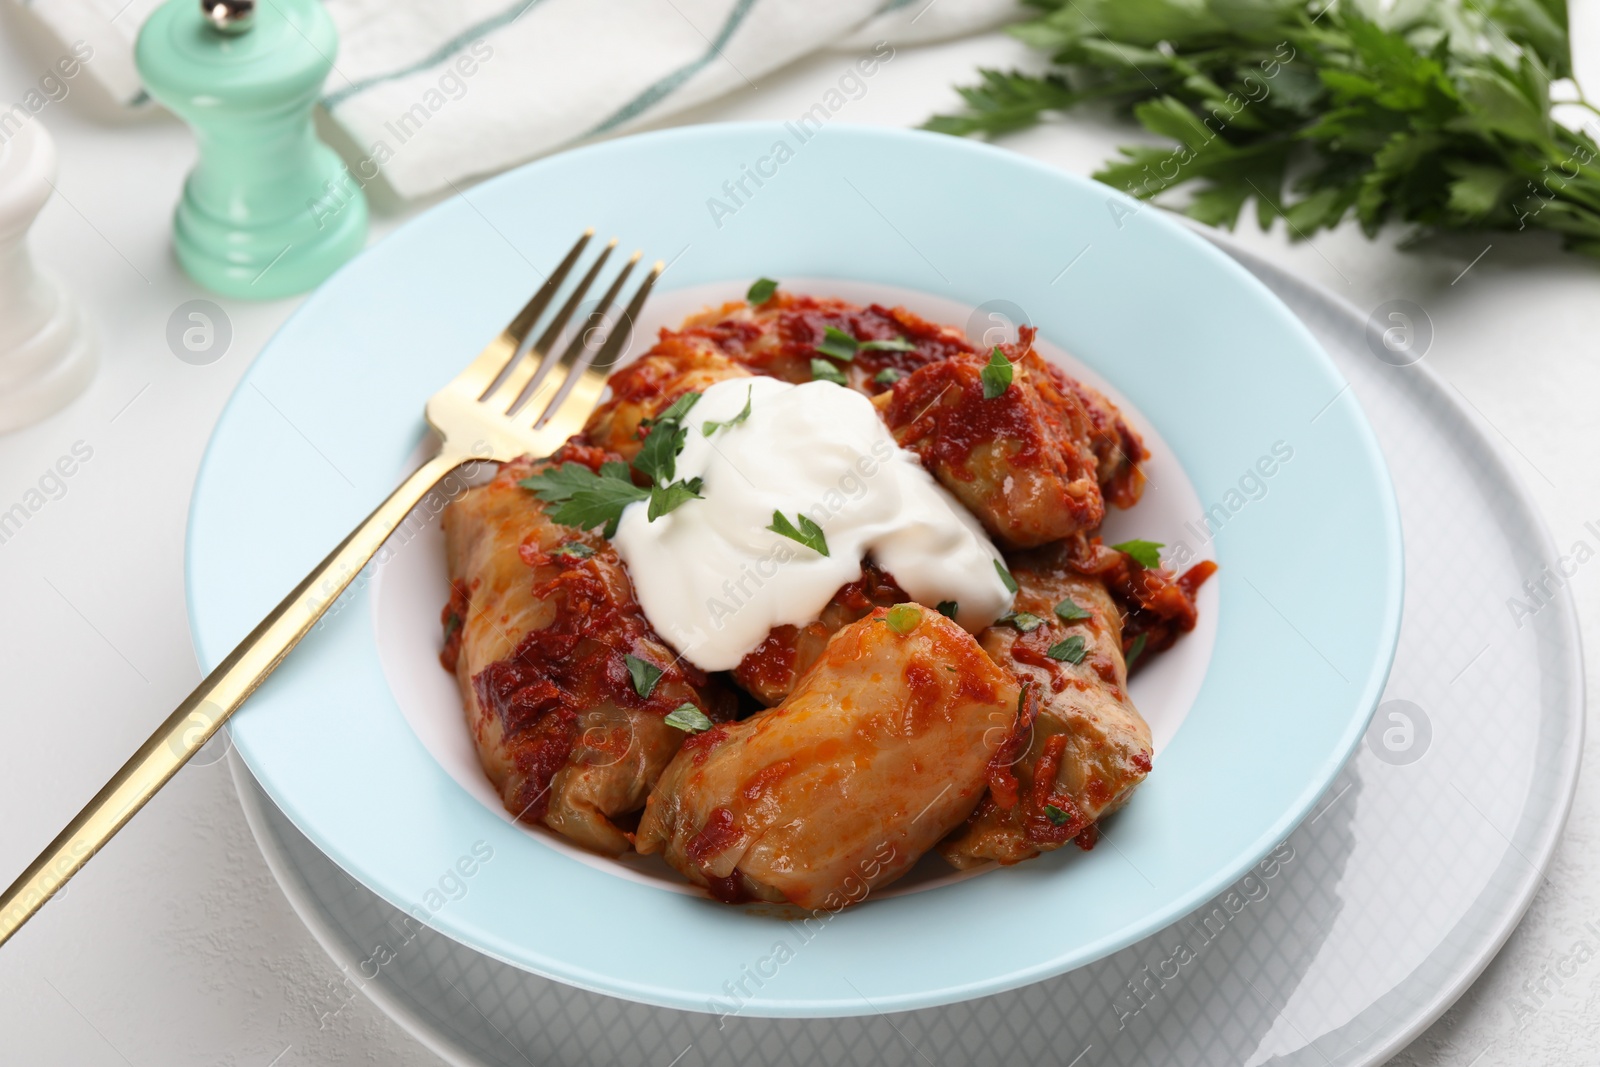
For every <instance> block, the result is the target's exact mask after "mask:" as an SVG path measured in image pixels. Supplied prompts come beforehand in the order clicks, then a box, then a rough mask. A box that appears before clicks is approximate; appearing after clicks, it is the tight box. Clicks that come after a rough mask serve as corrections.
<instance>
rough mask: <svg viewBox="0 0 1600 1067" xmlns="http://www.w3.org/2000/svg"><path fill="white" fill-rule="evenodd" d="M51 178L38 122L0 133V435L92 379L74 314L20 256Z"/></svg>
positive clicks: (50, 157) (89, 346)
mask: <svg viewBox="0 0 1600 1067" xmlns="http://www.w3.org/2000/svg"><path fill="white" fill-rule="evenodd" d="M55 176H56V146H55V142H54V141H52V140H51V139H50V135H49V133H47V132H46V131H45V128H44V126H43V124H42V123H40V122H39V120H38V119H33V120H31V121H28V122H24V123H23V124H22V125H21V127H19V128H18V129H17V131H16V132H15V133H14V134H12V135H11V136H10V137H9V138H7V137H5V135H4V131H0V432H3V431H6V430H15V429H18V428H20V427H23V426H27V425H28V424H30V423H34V422H37V421H39V420H40V419H42V418H44V417H45V416H46V415H50V414H53V413H54V412H56V411H58V410H60V409H61V408H62V407H65V406H66V404H67V402H68V401H70V400H71V399H72V398H73V397H75V396H77V395H78V394H79V393H81V392H82V391H83V389H84V387H85V386H87V385H88V384H89V380H90V379H91V378H93V377H94V368H95V358H94V346H93V343H92V340H91V334H90V331H89V326H88V323H87V321H86V320H85V318H84V315H83V313H82V311H81V310H80V309H79V308H78V307H77V305H76V304H75V303H74V302H73V301H72V300H71V299H69V298H68V296H67V294H66V293H65V291H63V290H62V289H61V287H60V286H59V285H57V284H56V282H55V281H54V279H52V278H50V277H48V276H47V275H44V274H41V273H40V272H39V271H38V270H37V269H36V268H35V266H34V262H33V257H32V256H31V255H30V254H29V253H28V230H29V229H30V228H31V227H32V226H33V220H34V219H35V218H37V217H38V215H39V211H40V209H41V208H43V207H44V205H45V202H46V201H48V200H49V199H50V196H51V194H52V193H54V192H55Z"/></svg>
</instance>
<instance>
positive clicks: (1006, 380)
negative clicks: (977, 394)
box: [980, 345, 1012, 400]
mask: <svg viewBox="0 0 1600 1067" xmlns="http://www.w3.org/2000/svg"><path fill="white" fill-rule="evenodd" d="M1011 375H1012V370H1011V361H1010V360H1009V359H1007V358H1006V356H1005V353H1004V352H1002V351H1000V346H999V345H995V346H994V350H993V351H991V352H990V353H989V365H988V366H987V367H984V368H983V373H982V374H981V375H980V377H981V378H982V379H983V398H984V399H985V400H993V399H994V398H995V397H997V396H999V395H1001V394H1002V393H1004V392H1005V391H1006V390H1007V389H1009V388H1011Z"/></svg>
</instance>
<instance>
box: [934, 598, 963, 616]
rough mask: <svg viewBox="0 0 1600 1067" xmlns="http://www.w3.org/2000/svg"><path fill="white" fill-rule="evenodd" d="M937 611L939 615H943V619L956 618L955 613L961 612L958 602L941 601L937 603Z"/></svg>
mask: <svg viewBox="0 0 1600 1067" xmlns="http://www.w3.org/2000/svg"><path fill="white" fill-rule="evenodd" d="M937 610H938V612H939V614H940V615H943V616H944V617H945V618H947V619H953V618H955V617H956V613H957V612H959V611H960V610H961V604H960V602H959V601H955V600H941V601H939V607H938V609H937Z"/></svg>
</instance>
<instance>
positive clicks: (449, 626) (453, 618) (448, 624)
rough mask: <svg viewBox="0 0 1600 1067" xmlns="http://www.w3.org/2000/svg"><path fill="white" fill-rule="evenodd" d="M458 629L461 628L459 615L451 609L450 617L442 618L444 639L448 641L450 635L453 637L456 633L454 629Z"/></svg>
mask: <svg viewBox="0 0 1600 1067" xmlns="http://www.w3.org/2000/svg"><path fill="white" fill-rule="evenodd" d="M459 629H461V616H460V615H457V614H456V613H455V612H453V611H452V612H451V613H450V617H449V618H448V619H446V620H444V639H445V641H447V642H448V641H449V640H450V639H451V638H452V637H454V636H455V635H456V631H457V630H459Z"/></svg>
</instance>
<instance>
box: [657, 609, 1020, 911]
mask: <svg viewBox="0 0 1600 1067" xmlns="http://www.w3.org/2000/svg"><path fill="white" fill-rule="evenodd" d="M1017 696H1018V690H1017V686H1016V683H1015V682H1014V681H1012V679H1011V678H1010V677H1009V676H1008V674H1007V673H1006V672H1005V671H1003V670H1001V669H1000V668H999V667H998V666H996V665H995V663H994V661H993V660H991V659H990V658H989V657H988V656H987V655H986V654H985V653H984V651H983V650H982V649H981V648H979V647H978V644H977V642H976V641H975V640H974V639H973V638H972V636H971V635H970V634H968V633H967V632H966V631H964V630H962V629H961V628H960V627H959V626H957V625H956V624H955V623H953V622H951V621H950V620H949V619H946V618H945V617H944V616H942V615H940V614H939V613H938V612H936V611H933V610H931V609H927V608H921V607H918V606H916V605H914V604H906V605H897V606H896V607H894V608H890V609H884V608H878V609H876V610H874V611H873V613H872V614H871V615H870V616H868V617H867V618H865V619H862V620H860V621H858V622H854V623H851V624H850V625H848V626H846V627H845V628H844V629H842V630H840V631H839V632H838V633H836V634H835V635H834V636H833V638H832V640H830V641H829V642H828V646H827V649H826V650H825V652H824V653H823V655H822V658H821V659H820V660H818V661H817V663H816V664H815V665H814V666H813V667H812V668H811V669H810V670H809V671H808V672H807V673H806V674H805V675H804V676H803V677H802V678H801V679H800V682H799V684H798V685H797V686H796V687H795V689H794V691H793V692H792V693H790V694H789V696H788V698H787V699H786V700H784V702H783V703H782V704H780V705H778V706H777V707H775V708H769V709H767V710H765V711H761V712H758V713H756V714H755V715H753V716H751V717H750V718H749V719H746V720H744V721H743V722H738V723H729V724H724V725H721V726H717V727H713V728H712V729H711V730H709V731H707V732H705V733H702V734H698V735H696V736H695V737H693V738H691V739H690V740H689V741H688V742H687V743H686V744H685V745H684V747H683V749H682V750H681V751H680V752H679V753H678V755H677V757H676V758H675V759H674V760H673V761H672V763H671V765H670V766H668V768H667V770H666V772H665V773H664V774H663V775H662V776H661V780H660V782H658V783H657V785H656V788H655V791H654V792H653V793H651V795H650V800H649V802H648V804H647V806H646V808H645V814H644V818H643V820H642V821H641V822H640V825H639V833H638V838H637V846H638V849H639V851H640V852H645V853H651V852H660V853H662V854H663V855H664V856H665V858H666V861H667V862H668V863H669V864H671V865H672V866H673V867H675V868H676V869H677V870H679V871H680V872H682V873H683V874H684V875H685V876H686V877H687V878H689V879H690V880H691V881H693V882H695V883H697V884H699V885H702V886H705V887H707V888H708V889H709V890H710V891H711V893H712V895H713V896H715V897H717V898H718V899H720V900H725V901H730V902H732V901H739V900H745V899H750V898H754V899H757V900H767V901H788V902H790V903H793V904H798V905H800V906H801V907H805V908H812V909H816V908H827V909H829V910H836V909H837V908H839V907H843V906H844V905H845V904H847V903H855V902H858V901H859V900H860V899H861V897H863V896H865V895H866V894H867V893H869V892H870V891H871V890H872V889H874V888H876V887H879V886H883V885H886V884H888V883H889V882H892V881H894V880H895V879H896V878H898V877H900V876H901V875H902V874H904V873H905V871H906V870H907V869H908V868H910V867H911V865H912V864H913V863H915V862H916V860H917V859H918V857H920V856H921V855H922V854H923V853H924V852H926V851H927V850H928V849H929V848H931V847H932V846H933V845H934V843H935V842H937V841H938V840H939V839H940V838H942V837H944V836H945V835H946V834H947V833H949V831H950V830H951V829H952V828H953V827H955V826H957V825H959V824H960V823H961V821H962V820H963V819H965V818H966V817H967V815H968V813H969V812H971V811H972V808H973V806H974V805H975V804H976V803H977V802H978V798H979V797H980V796H981V795H982V794H983V791H984V788H985V786H986V783H987V780H988V771H989V762H990V758H991V757H992V756H993V755H994V753H995V751H996V749H997V747H998V745H999V744H1000V742H1001V741H1002V740H1003V739H1005V738H1007V737H1010V736H1011V735H1012V732H1013V727H1014V724H1015V718H1016V713H1017Z"/></svg>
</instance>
